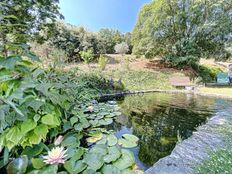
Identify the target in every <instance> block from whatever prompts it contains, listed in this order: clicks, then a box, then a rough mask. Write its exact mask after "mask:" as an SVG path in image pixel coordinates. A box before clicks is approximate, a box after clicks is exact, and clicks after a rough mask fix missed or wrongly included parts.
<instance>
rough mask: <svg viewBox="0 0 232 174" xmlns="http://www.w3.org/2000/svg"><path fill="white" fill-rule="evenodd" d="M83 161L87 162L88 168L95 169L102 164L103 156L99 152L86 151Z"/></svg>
mask: <svg viewBox="0 0 232 174" xmlns="http://www.w3.org/2000/svg"><path fill="white" fill-rule="evenodd" d="M84 162H85V163H86V164H88V166H89V168H90V169H93V170H95V171H97V170H98V169H100V168H101V167H102V166H103V164H104V160H103V156H102V155H101V154H99V153H87V154H86V155H85V157H84Z"/></svg>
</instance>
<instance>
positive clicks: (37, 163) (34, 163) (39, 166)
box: [31, 158, 46, 169]
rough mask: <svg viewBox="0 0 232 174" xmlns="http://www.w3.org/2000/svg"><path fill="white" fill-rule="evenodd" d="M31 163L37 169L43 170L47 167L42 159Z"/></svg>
mask: <svg viewBox="0 0 232 174" xmlns="http://www.w3.org/2000/svg"><path fill="white" fill-rule="evenodd" d="M31 163H32V165H33V167H34V168H35V169H41V168H42V167H44V166H45V165H46V164H45V163H44V162H43V159H42V158H32V159H31Z"/></svg>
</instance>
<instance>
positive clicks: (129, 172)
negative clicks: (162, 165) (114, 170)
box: [122, 169, 138, 174]
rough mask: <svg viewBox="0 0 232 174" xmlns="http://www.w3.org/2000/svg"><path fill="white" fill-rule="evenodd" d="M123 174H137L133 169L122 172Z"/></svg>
mask: <svg viewBox="0 0 232 174" xmlns="http://www.w3.org/2000/svg"><path fill="white" fill-rule="evenodd" d="M122 174H136V172H135V171H133V170H132V169H125V170H123V171H122ZM137 174H138V173H137Z"/></svg>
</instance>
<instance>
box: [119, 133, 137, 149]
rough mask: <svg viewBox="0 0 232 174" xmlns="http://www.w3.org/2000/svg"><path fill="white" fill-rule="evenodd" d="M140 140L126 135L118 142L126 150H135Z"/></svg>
mask: <svg viewBox="0 0 232 174" xmlns="http://www.w3.org/2000/svg"><path fill="white" fill-rule="evenodd" d="M138 140H139V139H138V138H137V137H136V136H134V135H130V134H124V135H122V138H121V139H119V140H118V144H119V145H122V147H125V148H133V147H136V146H137V145H138Z"/></svg>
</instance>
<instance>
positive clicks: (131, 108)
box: [114, 94, 216, 170]
mask: <svg viewBox="0 0 232 174" xmlns="http://www.w3.org/2000/svg"><path fill="white" fill-rule="evenodd" d="M119 104H120V106H121V108H122V113H123V115H122V116H120V117H118V118H117V122H118V124H115V125H114V129H115V130H116V131H117V135H118V136H120V135H121V134H123V133H127V132H130V133H133V134H134V135H136V136H138V137H139V138H140V141H139V148H137V149H132V150H133V151H134V153H135V156H136V162H137V165H138V166H139V167H140V168H141V169H143V170H145V169H147V168H148V167H150V166H151V165H153V164H154V163H155V162H156V161H158V160H159V159H160V158H162V157H165V156H167V155H169V154H170V153H171V151H172V150H173V148H174V147H175V145H176V143H178V141H181V140H183V139H186V138H188V137H190V136H191V135H192V132H193V131H194V130H195V129H196V128H197V127H198V126H199V125H200V124H202V123H204V122H205V121H206V120H207V118H208V117H210V116H211V115H212V114H213V113H215V111H216V110H215V99H213V98H206V97H199V96H198V97H197V96H192V95H179V94H178V95H177V94H149V95H145V96H143V97H142V98H141V97H138V96H133V97H126V98H125V99H124V100H123V101H119Z"/></svg>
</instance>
